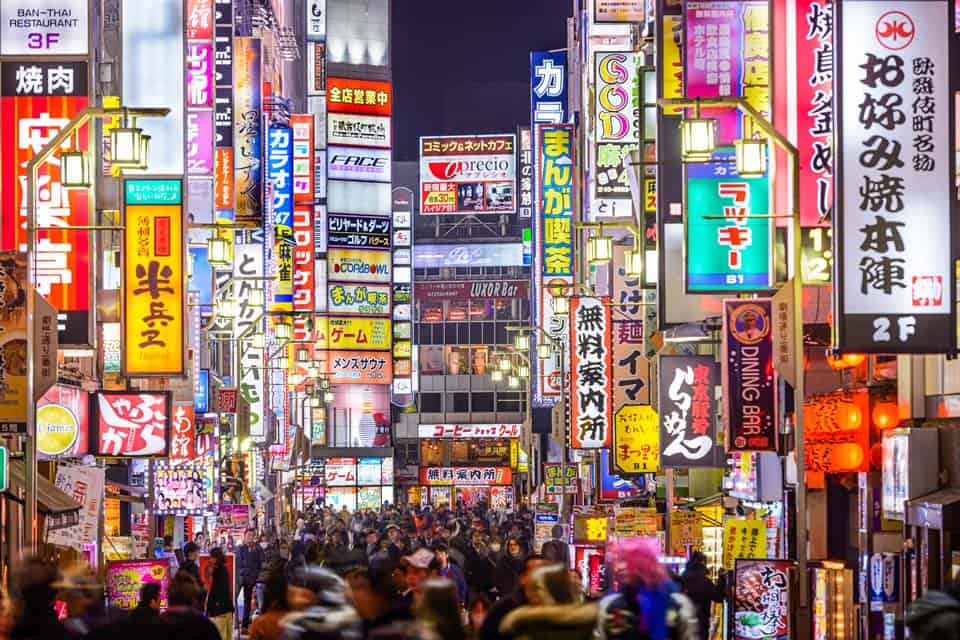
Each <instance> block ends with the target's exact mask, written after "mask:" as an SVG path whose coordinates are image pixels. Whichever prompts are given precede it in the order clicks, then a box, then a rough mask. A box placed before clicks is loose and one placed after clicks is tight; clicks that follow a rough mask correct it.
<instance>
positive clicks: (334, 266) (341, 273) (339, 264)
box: [327, 248, 393, 282]
mask: <svg viewBox="0 0 960 640" xmlns="http://www.w3.org/2000/svg"><path fill="white" fill-rule="evenodd" d="M392 273H393V270H392V269H391V260H390V252H389V251H372V250H369V249H333V248H331V249H330V250H328V251H327V277H328V278H329V279H330V280H331V281H333V280H339V281H343V282H390V279H391V276H392Z"/></svg>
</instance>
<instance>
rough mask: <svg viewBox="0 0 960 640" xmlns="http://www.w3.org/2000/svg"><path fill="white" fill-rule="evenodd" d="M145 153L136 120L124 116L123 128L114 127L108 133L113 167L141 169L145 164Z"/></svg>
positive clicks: (141, 130)
mask: <svg viewBox="0 0 960 640" xmlns="http://www.w3.org/2000/svg"><path fill="white" fill-rule="evenodd" d="M145 151H146V144H145V143H144V140H143V129H141V128H140V127H138V126H137V119H136V118H134V117H132V116H130V115H124V117H123V126H121V127H115V128H114V129H112V130H111V131H110V152H111V154H112V158H111V161H112V162H113V165H114V166H117V167H131V168H137V169H141V168H143V164H144V163H145V162H146V157H145V156H144V155H143V154H144V152H145Z"/></svg>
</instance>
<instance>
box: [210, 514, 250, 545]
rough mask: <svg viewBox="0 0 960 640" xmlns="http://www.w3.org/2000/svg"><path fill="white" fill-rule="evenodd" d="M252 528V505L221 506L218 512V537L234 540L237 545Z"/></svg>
mask: <svg viewBox="0 0 960 640" xmlns="http://www.w3.org/2000/svg"><path fill="white" fill-rule="evenodd" d="M248 528H250V505H248V504H221V505H220V507H219V508H218V510H217V530H216V536H217V538H218V539H219V538H220V537H221V536H227V537H230V538H233V540H234V542H235V543H238V544H239V543H240V541H242V540H243V534H244V532H246V530H247V529H248Z"/></svg>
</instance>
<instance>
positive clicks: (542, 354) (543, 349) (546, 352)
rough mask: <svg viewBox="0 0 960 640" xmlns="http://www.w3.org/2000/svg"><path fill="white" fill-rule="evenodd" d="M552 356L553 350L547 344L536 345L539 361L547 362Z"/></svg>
mask: <svg viewBox="0 0 960 640" xmlns="http://www.w3.org/2000/svg"><path fill="white" fill-rule="evenodd" d="M552 354H553V348H552V347H551V346H550V343H549V342H541V343H540V344H538V345H537V357H538V358H540V359H541V360H547V359H548V358H549V357H550V356H551V355H552Z"/></svg>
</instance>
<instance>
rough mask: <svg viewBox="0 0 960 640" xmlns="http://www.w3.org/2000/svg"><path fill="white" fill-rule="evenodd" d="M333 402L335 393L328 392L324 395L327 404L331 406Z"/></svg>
mask: <svg viewBox="0 0 960 640" xmlns="http://www.w3.org/2000/svg"><path fill="white" fill-rule="evenodd" d="M333 400H334V397H333V391H327V392H325V393H324V394H323V401H324V402H326V403H327V404H330V403H331V402H333Z"/></svg>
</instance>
